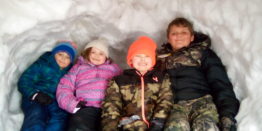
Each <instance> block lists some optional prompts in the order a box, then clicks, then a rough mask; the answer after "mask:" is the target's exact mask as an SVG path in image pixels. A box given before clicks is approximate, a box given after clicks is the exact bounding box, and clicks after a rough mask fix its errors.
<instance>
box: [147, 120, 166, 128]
mask: <svg viewBox="0 0 262 131" xmlns="http://www.w3.org/2000/svg"><path fill="white" fill-rule="evenodd" d="M164 122H165V121H164V120H163V119H153V120H152V122H151V124H150V127H149V131H162V129H163V127H164Z"/></svg>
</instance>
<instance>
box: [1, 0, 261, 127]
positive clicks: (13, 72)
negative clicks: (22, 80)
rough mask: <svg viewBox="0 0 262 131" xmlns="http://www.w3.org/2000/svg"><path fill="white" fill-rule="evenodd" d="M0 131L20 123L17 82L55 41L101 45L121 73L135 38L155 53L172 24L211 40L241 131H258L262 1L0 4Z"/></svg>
mask: <svg viewBox="0 0 262 131" xmlns="http://www.w3.org/2000/svg"><path fill="white" fill-rule="evenodd" d="M0 3H1V4H0V52H1V54H0V130H3V131H18V130H19V129H20V127H21V124H22V121H23V113H22V111H21V109H20V101H21V95H20V93H19V92H18V90H17V85H16V83H17V80H18V78H19V76H20V75H21V73H22V72H23V71H24V70H25V68H27V67H28V66H29V65H30V64H31V63H32V62H33V61H34V60H36V59H37V58H38V57H39V55H41V54H42V53H43V52H44V51H47V50H51V49H52V47H53V46H54V44H55V41H57V40H61V39H70V40H73V41H75V42H76V43H77V44H78V46H79V47H80V48H79V49H81V47H83V46H85V43H87V42H88V41H90V40H92V39H94V38H95V37H106V38H107V39H109V41H110V44H111V45H112V47H113V48H112V52H111V53H112V54H111V55H112V58H113V59H114V60H115V61H116V62H117V63H119V64H120V65H121V66H122V67H123V68H125V67H126V64H125V55H126V51H127V48H128V45H129V44H130V43H131V42H132V41H133V40H134V39H135V38H136V37H137V36H139V35H148V36H151V37H152V38H153V39H154V40H155V41H156V42H157V43H158V45H159V46H160V45H161V44H162V43H163V42H165V40H166V37H165V36H166V35H165V30H166V27H167V24H168V23H169V22H170V21H171V20H172V19H174V18H175V17H177V16H184V17H186V18H189V19H190V20H192V21H193V22H194V26H195V29H196V30H198V31H202V32H204V33H207V34H209V35H210V37H211V39H212V47H213V49H214V50H215V51H216V53H217V54H218V55H219V56H220V57H221V59H222V61H223V63H224V65H225V66H226V68H227V71H228V75H229V77H230V79H231V81H232V83H233V85H234V90H235V92H236V95H237V97H238V98H239V100H240V101H241V108H240V111H239V114H238V115H237V121H238V130H239V131H261V130H262V125H261V123H262V115H261V114H262V102H261V101H260V98H262V95H261V93H262V87H261V85H262V75H261V73H262V59H261V56H262V51H261V50H262V44H261V41H262V37H261V36H262V27H261V24H262V9H261V7H262V1H261V0H59V1H55V0H1V1H0Z"/></svg>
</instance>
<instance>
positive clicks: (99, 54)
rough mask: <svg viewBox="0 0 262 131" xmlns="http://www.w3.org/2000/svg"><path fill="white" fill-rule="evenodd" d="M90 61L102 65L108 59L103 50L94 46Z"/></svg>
mask: <svg viewBox="0 0 262 131" xmlns="http://www.w3.org/2000/svg"><path fill="white" fill-rule="evenodd" d="M89 61H90V62H91V63H93V64H95V65H101V64H103V63H105V61H106V55H105V53H104V52H103V51H101V50H99V49H97V48H95V47H93V48H92V49H91V51H90V54H89Z"/></svg>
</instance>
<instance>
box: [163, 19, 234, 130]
mask: <svg viewBox="0 0 262 131" xmlns="http://www.w3.org/2000/svg"><path fill="white" fill-rule="evenodd" d="M167 39H168V43H167V44H165V45H164V46H163V47H164V49H162V50H161V51H160V52H162V53H163V52H166V53H169V56H168V55H166V56H167V57H164V58H162V61H163V62H164V64H163V65H164V67H165V68H166V71H167V72H168V74H169V75H170V79H171V82H172V84H171V87H172V89H173V92H174V94H175V98H174V100H175V104H174V106H173V107H174V109H173V110H172V111H171V115H170V117H169V120H168V122H167V126H166V130H167V131H173V130H179V131H190V130H194V131H207V130H218V127H217V123H218V121H219V119H220V122H221V123H220V125H221V126H220V128H221V129H222V130H223V131H226V130H227V131H229V130H230V129H231V130H233V129H235V128H236V127H235V122H236V121H235V119H234V117H235V116H236V114H237V112H238V109H239V101H238V100H237V99H236V96H235V94H234V91H233V87H232V84H231V82H230V81H229V78H228V76H227V73H226V70H225V68H224V66H223V65H222V62H221V60H220V59H219V57H218V56H217V55H216V54H215V52H213V51H212V50H211V49H210V48H209V47H210V43H211V42H210V38H209V37H208V36H207V35H204V34H200V33H195V34H194V31H193V25H192V24H191V23H190V22H189V21H188V20H187V19H185V18H176V19H175V20H173V21H172V22H171V23H170V24H169V25H168V28H167ZM160 57H161V56H160ZM214 104H215V105H214ZM217 113H218V114H219V115H218V114H217Z"/></svg>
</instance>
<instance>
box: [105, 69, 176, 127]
mask: <svg viewBox="0 0 262 131" xmlns="http://www.w3.org/2000/svg"><path fill="white" fill-rule="evenodd" d="M143 78H144V83H145V93H144V94H145V97H144V105H145V116H146V119H147V121H149V123H151V122H152V121H153V120H160V121H164V120H165V119H166V118H167V116H168V114H169V112H170V110H171V107H172V103H173V102H172V99H173V94H172V91H171V89H170V81H169V77H168V75H165V76H164V75H163V74H161V73H159V72H157V71H155V70H153V71H149V72H147V73H146V74H145V75H144V76H143ZM102 109H103V111H102V128H103V130H105V131H116V130H118V124H119V121H120V120H121V118H123V117H130V116H132V115H138V116H140V118H142V116H141V115H142V113H141V77H140V76H139V74H137V73H136V71H135V70H134V69H129V70H125V71H124V72H123V74H122V75H120V76H117V77H115V78H114V79H113V80H112V81H111V82H110V86H109V88H107V91H106V98H105V100H104V102H103V104H102ZM123 129H124V130H131V131H132V130H134V131H144V130H146V129H147V126H146V124H145V123H144V122H143V120H137V121H135V122H133V123H132V124H128V125H126V126H124V127H123Z"/></svg>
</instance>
